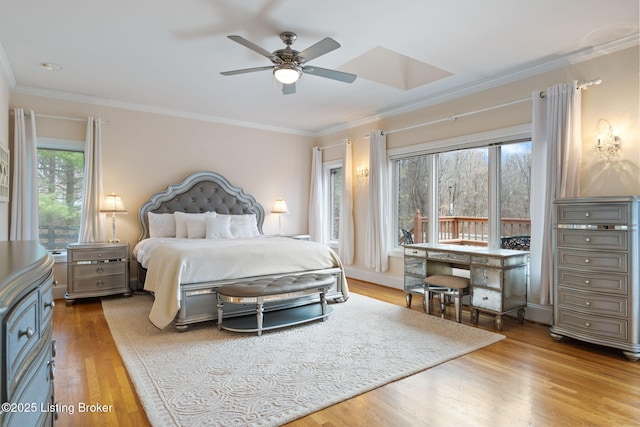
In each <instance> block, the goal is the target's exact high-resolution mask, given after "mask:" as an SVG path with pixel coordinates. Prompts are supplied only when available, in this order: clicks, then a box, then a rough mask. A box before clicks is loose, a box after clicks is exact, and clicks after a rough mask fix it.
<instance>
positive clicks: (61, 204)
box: [38, 138, 84, 250]
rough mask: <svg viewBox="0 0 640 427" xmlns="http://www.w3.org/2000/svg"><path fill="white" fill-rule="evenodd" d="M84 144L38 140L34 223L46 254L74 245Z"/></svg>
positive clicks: (82, 176) (77, 228)
mask: <svg viewBox="0 0 640 427" xmlns="http://www.w3.org/2000/svg"><path fill="white" fill-rule="evenodd" d="M83 149H84V142H82V141H64V140H53V139H49V138H38V221H39V227H40V242H41V243H42V245H43V246H44V247H45V248H47V249H48V250H60V249H65V248H66V247H67V245H68V244H69V243H75V242H77V241H78V234H79V230H80V213H81V209H82V191H83V182H84V152H83Z"/></svg>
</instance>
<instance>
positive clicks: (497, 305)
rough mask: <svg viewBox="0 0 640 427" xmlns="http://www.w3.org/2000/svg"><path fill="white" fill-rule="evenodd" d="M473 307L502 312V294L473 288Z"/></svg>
mask: <svg viewBox="0 0 640 427" xmlns="http://www.w3.org/2000/svg"><path fill="white" fill-rule="evenodd" d="M471 306H472V307H474V308H484V309H487V310H491V311H495V312H502V292H500V291H498V290H492V289H487V288H476V287H475V286H474V287H472V288H471Z"/></svg>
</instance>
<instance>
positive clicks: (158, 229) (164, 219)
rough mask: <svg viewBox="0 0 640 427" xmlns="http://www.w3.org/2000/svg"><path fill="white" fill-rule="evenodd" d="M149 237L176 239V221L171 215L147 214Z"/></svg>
mask: <svg viewBox="0 0 640 427" xmlns="http://www.w3.org/2000/svg"><path fill="white" fill-rule="evenodd" d="M147 217H148V219H149V237H176V219H175V216H174V215H173V214H170V213H164V214H157V213H153V212H148V213H147Z"/></svg>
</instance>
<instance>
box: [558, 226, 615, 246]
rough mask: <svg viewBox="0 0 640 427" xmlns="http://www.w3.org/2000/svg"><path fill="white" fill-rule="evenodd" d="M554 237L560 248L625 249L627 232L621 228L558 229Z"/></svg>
mask: <svg viewBox="0 0 640 427" xmlns="http://www.w3.org/2000/svg"><path fill="white" fill-rule="evenodd" d="M556 238H557V243H558V247H560V248H562V247H569V248H583V249H609V250H618V251H625V250H627V232H626V231H623V230H569V229H559V230H558V231H557V235H556Z"/></svg>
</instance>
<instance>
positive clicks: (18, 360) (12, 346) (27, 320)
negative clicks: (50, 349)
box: [5, 290, 40, 384]
mask: <svg viewBox="0 0 640 427" xmlns="http://www.w3.org/2000/svg"><path fill="white" fill-rule="evenodd" d="M6 331H7V335H6V346H7V349H6V355H5V356H6V364H7V365H6V366H7V371H6V372H7V384H11V382H12V381H13V379H14V376H15V374H16V373H17V372H18V371H19V369H20V366H21V365H22V363H23V361H24V359H25V358H26V357H27V355H29V353H30V351H31V350H32V349H33V347H34V346H35V345H36V344H37V342H38V340H39V339H40V328H39V324H38V291H37V290H36V291H32V292H31V293H30V294H28V295H27V296H26V297H25V298H24V299H22V301H20V303H18V305H17V306H16V307H15V308H14V310H13V311H12V312H11V314H9V316H8V317H7V320H6Z"/></svg>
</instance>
